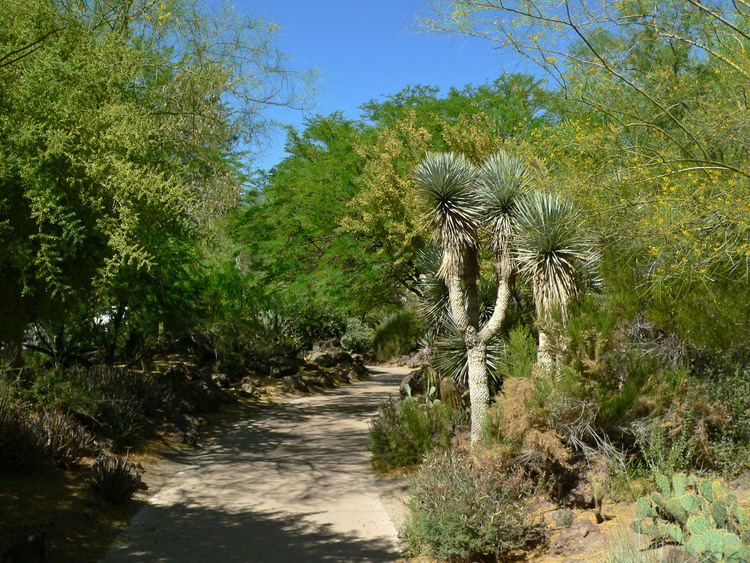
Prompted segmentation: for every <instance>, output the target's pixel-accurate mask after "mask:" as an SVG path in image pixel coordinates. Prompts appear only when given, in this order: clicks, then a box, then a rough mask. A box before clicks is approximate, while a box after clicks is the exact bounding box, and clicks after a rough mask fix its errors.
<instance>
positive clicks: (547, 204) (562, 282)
mask: <svg viewBox="0 0 750 563" xmlns="http://www.w3.org/2000/svg"><path fill="white" fill-rule="evenodd" d="M581 219H582V217H581V213H580V212H579V211H578V210H577V209H576V208H575V207H574V206H573V205H572V204H571V203H570V202H569V201H567V200H564V199H562V198H560V197H559V196H557V195H555V194H549V193H541V192H534V193H531V194H529V195H527V196H526V197H524V198H523V199H521V200H520V201H519V202H518V209H517V217H516V227H517V233H516V236H515V239H514V242H515V246H516V248H515V253H514V257H515V260H516V263H517V265H518V269H519V272H520V273H521V274H522V275H524V276H526V277H528V278H529V280H530V281H531V285H532V288H533V291H534V301H535V305H536V309H537V314H538V315H540V316H545V315H548V314H550V313H551V312H553V311H559V312H560V313H561V314H562V315H563V318H564V317H565V315H566V314H567V307H568V304H569V303H570V300H571V299H572V298H573V297H574V296H575V295H576V294H577V292H578V290H579V289H580V286H581V282H582V280H583V279H585V277H586V275H587V273H589V272H590V271H591V270H592V269H593V267H594V266H595V264H596V262H597V258H598V255H597V253H596V252H595V251H594V250H593V247H592V244H591V242H590V240H589V238H588V237H587V235H586V233H585V232H584V229H583V224H582V221H581Z"/></svg>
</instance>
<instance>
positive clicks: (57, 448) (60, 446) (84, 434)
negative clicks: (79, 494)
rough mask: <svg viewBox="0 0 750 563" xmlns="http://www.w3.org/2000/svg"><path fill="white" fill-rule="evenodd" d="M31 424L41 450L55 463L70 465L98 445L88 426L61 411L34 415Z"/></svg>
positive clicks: (30, 420)
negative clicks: (87, 428)
mask: <svg viewBox="0 0 750 563" xmlns="http://www.w3.org/2000/svg"><path fill="white" fill-rule="evenodd" d="M29 424H30V428H31V431H32V432H33V434H34V435H35V436H36V439H37V440H38V441H39V444H40V448H41V450H42V451H43V452H44V454H45V456H46V457H47V458H48V459H49V460H50V461H51V462H52V463H54V464H55V465H59V466H63V467H69V466H71V465H73V464H74V463H76V462H77V461H78V460H80V459H81V458H82V457H84V456H86V455H88V454H90V453H91V452H92V451H93V449H94V448H95V446H96V444H95V442H94V438H93V436H91V434H89V432H88V430H86V428H84V427H83V426H82V425H81V424H80V423H79V422H77V421H76V420H74V419H72V418H71V417H69V416H67V415H65V414H62V413H59V412H45V413H42V414H40V415H36V416H32V417H31V418H30V419H29Z"/></svg>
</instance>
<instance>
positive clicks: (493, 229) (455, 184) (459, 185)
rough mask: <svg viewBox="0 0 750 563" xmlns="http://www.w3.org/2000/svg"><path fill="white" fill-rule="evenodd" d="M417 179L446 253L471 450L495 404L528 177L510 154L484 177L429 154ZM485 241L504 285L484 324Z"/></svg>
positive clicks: (464, 163)
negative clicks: (493, 357)
mask: <svg viewBox="0 0 750 563" xmlns="http://www.w3.org/2000/svg"><path fill="white" fill-rule="evenodd" d="M415 177H416V180H417V184H418V186H419V189H420V193H421V196H422V198H423V199H424V200H425V201H426V202H427V205H428V212H427V218H428V220H429V223H430V224H431V226H432V227H433V230H434V234H435V237H436V239H437V243H438V245H439V247H440V249H441V252H442V256H441V262H440V267H439V269H438V276H439V278H440V279H441V280H442V281H443V282H444V283H445V285H446V287H447V288H448V298H449V303H450V312H451V316H452V318H453V322H454V323H455V325H456V327H457V328H458V330H459V331H460V333H461V335H462V336H463V341H464V344H465V346H466V353H467V364H468V383H469V397H470V401H471V442H472V444H476V443H477V441H478V440H479V438H480V432H481V428H482V426H483V423H484V419H485V418H486V413H487V407H488V405H489V399H490V397H489V387H488V381H487V378H488V374H487V346H488V344H489V343H490V341H491V340H492V339H493V338H495V337H496V336H497V334H498V332H499V331H500V328H501V326H502V323H503V320H504V318H505V313H506V311H507V308H508V301H509V299H510V293H511V288H512V284H513V279H514V273H515V266H514V256H513V253H512V245H511V243H512V238H513V230H514V217H515V214H516V210H517V207H518V203H519V200H520V198H521V196H522V195H523V194H524V193H525V192H526V190H527V187H528V183H529V175H528V173H527V169H526V167H525V165H524V164H523V163H522V162H521V161H520V160H518V159H516V158H514V157H512V156H509V155H507V154H506V153H504V152H498V153H497V154H495V155H494V156H492V157H490V158H489V159H488V160H487V161H485V162H484V164H482V166H481V167H480V168H479V169H477V168H475V167H474V166H472V164H471V163H470V162H469V161H468V160H467V159H466V158H464V157H463V156H461V155H457V154H454V153H428V154H427V155H426V156H425V158H424V159H423V161H422V163H421V164H420V165H419V166H418V168H417V171H416V174H415ZM480 233H481V234H482V235H483V236H482V238H484V239H485V240H486V243H487V244H488V247H489V250H490V252H491V253H492V260H493V263H494V266H495V271H496V275H497V281H498V288H497V296H496V299H495V305H494V309H493V311H492V315H491V316H490V317H489V318H488V319H487V320H486V322H484V323H481V324H480V311H479V295H478V293H479V292H478V286H477V281H478V277H479V261H478V256H479V247H480Z"/></svg>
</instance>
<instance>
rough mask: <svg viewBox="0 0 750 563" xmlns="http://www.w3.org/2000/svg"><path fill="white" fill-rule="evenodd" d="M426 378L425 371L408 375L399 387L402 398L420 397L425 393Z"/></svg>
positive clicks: (420, 370) (416, 371) (419, 370)
mask: <svg viewBox="0 0 750 563" xmlns="http://www.w3.org/2000/svg"><path fill="white" fill-rule="evenodd" d="M424 385H425V377H424V369H417V370H414V371H412V372H410V373H409V374H407V375H406V377H404V378H403V379H402V380H401V384H400V385H399V386H398V390H399V393H401V396H402V397H409V396H412V397H413V396H415V395H420V394H422V393H424V391H425V389H424Z"/></svg>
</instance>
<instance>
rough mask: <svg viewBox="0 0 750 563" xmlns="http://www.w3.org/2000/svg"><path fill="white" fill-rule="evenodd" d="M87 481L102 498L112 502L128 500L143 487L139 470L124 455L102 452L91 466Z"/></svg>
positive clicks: (120, 502)
mask: <svg viewBox="0 0 750 563" xmlns="http://www.w3.org/2000/svg"><path fill="white" fill-rule="evenodd" d="M89 481H90V483H91V486H92V487H93V489H94V490H95V491H96V492H97V493H98V494H99V495H101V497H102V498H103V499H105V500H106V501H108V502H111V503H113V504H122V503H124V502H126V501H128V500H129V499H130V498H131V497H132V496H133V494H134V493H135V492H136V491H137V490H138V489H139V488H142V487H143V482H142V481H141V471H140V470H139V469H138V466H136V464H134V463H133V462H132V461H130V460H128V459H127V458H126V457H119V456H113V455H109V454H106V453H102V454H101V455H99V457H98V458H97V460H96V462H95V463H94V465H92V466H91V471H90V474H89Z"/></svg>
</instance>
